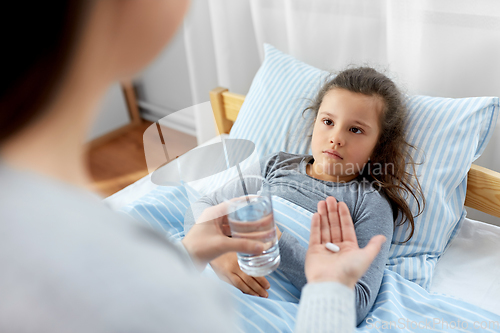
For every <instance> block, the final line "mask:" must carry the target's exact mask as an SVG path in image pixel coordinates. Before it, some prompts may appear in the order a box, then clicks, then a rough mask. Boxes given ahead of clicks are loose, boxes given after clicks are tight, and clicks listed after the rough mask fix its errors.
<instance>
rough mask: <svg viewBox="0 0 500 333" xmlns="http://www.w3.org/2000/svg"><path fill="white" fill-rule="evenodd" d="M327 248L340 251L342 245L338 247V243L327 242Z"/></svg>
mask: <svg viewBox="0 0 500 333" xmlns="http://www.w3.org/2000/svg"><path fill="white" fill-rule="evenodd" d="M325 246H326V248H327V249H328V250H330V251H332V252H339V251H340V247H338V246H337V245H335V244H333V243H326V244H325Z"/></svg>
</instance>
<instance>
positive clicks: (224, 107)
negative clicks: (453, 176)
mask: <svg viewBox="0 0 500 333" xmlns="http://www.w3.org/2000/svg"><path fill="white" fill-rule="evenodd" d="M244 101H245V95H240V94H235V93H231V92H229V91H228V89H226V88H221V87H218V88H215V89H213V90H212V91H210V102H211V103H212V109H213V112H214V117H215V122H216V123H217V127H218V129H219V132H220V134H222V133H227V134H229V131H230V130H231V127H232V126H233V123H234V121H235V120H236V117H237V116H238V112H239V111H240V108H241V105H242V104H243V102H244ZM467 178H468V179H467V196H466V198H465V205H466V206H467V207H471V208H474V209H477V210H480V211H482V212H484V213H487V214H490V215H493V216H496V217H500V173H498V172H496V171H493V170H490V169H487V168H483V167H481V166H479V165H474V164H473V165H472V166H471V168H470V170H469V174H468V176H467Z"/></svg>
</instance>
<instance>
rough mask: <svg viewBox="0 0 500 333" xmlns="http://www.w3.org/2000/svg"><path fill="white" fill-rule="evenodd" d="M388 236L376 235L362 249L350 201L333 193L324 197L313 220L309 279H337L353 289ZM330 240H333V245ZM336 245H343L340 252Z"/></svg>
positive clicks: (308, 270) (308, 257) (306, 271)
mask: <svg viewBox="0 0 500 333" xmlns="http://www.w3.org/2000/svg"><path fill="white" fill-rule="evenodd" d="M385 240H386V239H385V237H384V236H382V235H378V236H375V237H373V238H372V239H371V240H370V242H369V243H368V245H366V246H365V247H364V248H362V249H360V248H359V246H358V241H357V238H356V232H355V230H354V224H353V222H352V218H351V214H350V213H349V209H348V208H347V205H346V204H345V203H343V202H339V203H337V200H336V199H335V198H333V197H328V198H327V199H326V200H325V201H320V202H319V203H318V212H317V213H315V214H314V215H313V217H312V220H311V235H310V239H309V249H308V250H307V254H306V263H305V273H306V278H307V282H308V283H315V282H327V281H335V282H340V283H342V284H344V285H346V286H348V287H349V288H351V289H353V288H354V286H355V285H356V283H357V281H358V280H359V279H360V278H361V276H363V274H364V273H365V272H366V270H367V269H368V268H369V267H370V264H371V263H372V261H373V259H375V257H376V256H377V254H378V252H379V251H380V248H381V246H382V244H383V243H384V242H385ZM327 243H332V244H331V245H328V247H329V248H327V245H326V244H327ZM332 245H333V246H332ZM335 246H337V247H338V249H339V251H338V252H336V253H335V250H336V248H335Z"/></svg>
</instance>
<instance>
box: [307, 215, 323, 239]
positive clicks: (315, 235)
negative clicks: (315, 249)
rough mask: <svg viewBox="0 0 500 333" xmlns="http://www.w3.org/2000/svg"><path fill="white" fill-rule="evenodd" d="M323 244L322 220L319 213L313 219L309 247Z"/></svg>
mask: <svg viewBox="0 0 500 333" xmlns="http://www.w3.org/2000/svg"><path fill="white" fill-rule="evenodd" d="M316 244H321V220H320V217H319V214H318V213H314V214H313V216H312V218H311V234H310V235H309V246H312V245H316Z"/></svg>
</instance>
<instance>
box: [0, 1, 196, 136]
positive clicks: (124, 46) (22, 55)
mask: <svg viewBox="0 0 500 333" xmlns="http://www.w3.org/2000/svg"><path fill="white" fill-rule="evenodd" d="M7 7H9V8H7V9H6V10H5V11H4V15H5V16H4V18H3V19H2V20H1V21H0V22H1V23H0V25H1V27H2V31H4V32H5V33H4V41H3V45H4V54H3V55H2V58H3V59H4V62H3V65H4V68H5V70H4V71H3V75H2V80H1V82H2V83H1V85H0V87H1V88H0V144H1V143H2V142H4V141H5V140H6V139H7V138H9V137H10V136H12V135H13V134H15V133H17V132H19V131H20V130H21V129H22V128H24V127H25V126H26V125H28V124H29V123H31V122H33V121H35V120H36V119H37V118H41V117H43V116H44V115H46V114H48V113H50V107H51V104H52V103H54V102H55V101H56V100H57V99H58V98H59V97H60V95H61V94H62V92H63V91H64V88H65V86H67V85H68V84H69V81H71V84H72V86H78V81H80V80H87V82H90V81H92V80H94V81H95V85H96V87H97V86H98V87H99V89H100V90H101V92H102V94H103V93H104V92H105V91H106V88H107V86H108V85H109V84H111V83H112V82H114V81H116V80H121V79H125V78H129V77H131V76H133V75H134V74H136V73H137V72H138V71H139V70H141V69H142V68H143V67H144V66H145V65H146V64H148V63H149V62H150V61H151V60H152V59H153V58H154V57H155V56H156V55H157V54H158V53H159V51H160V50H161V49H162V48H163V47H164V46H165V44H166V43H167V42H168V40H169V39H170V38H171V37H172V36H173V34H174V33H175V30H176V28H177V26H178V25H179V24H180V23H181V22H182V18H183V14H184V13H185V11H186V7H187V1H183V0H161V1H143V0H66V1H63V0H59V1H57V0H52V1H44V2H40V1H33V2H28V3H26V2H23V1H11V2H9V4H8V5H7ZM75 82H76V83H77V84H75ZM101 87H102V88H101ZM68 112H70V110H68Z"/></svg>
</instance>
